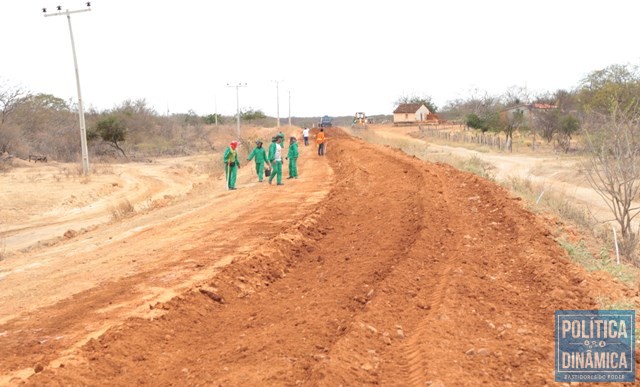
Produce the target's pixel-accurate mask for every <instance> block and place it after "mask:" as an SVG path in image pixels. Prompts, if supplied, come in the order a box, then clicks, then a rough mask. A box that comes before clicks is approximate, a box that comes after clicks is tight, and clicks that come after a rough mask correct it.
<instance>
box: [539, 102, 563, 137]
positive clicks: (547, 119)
mask: <svg viewBox="0 0 640 387" xmlns="http://www.w3.org/2000/svg"><path fill="white" fill-rule="evenodd" d="M535 125H536V126H537V127H538V128H539V129H540V131H541V134H540V135H541V136H542V138H544V139H545V140H546V141H547V143H551V141H553V139H554V138H555V137H556V133H558V130H559V129H560V111H559V110H558V109H545V110H543V111H540V112H538V113H537V114H536V123H535Z"/></svg>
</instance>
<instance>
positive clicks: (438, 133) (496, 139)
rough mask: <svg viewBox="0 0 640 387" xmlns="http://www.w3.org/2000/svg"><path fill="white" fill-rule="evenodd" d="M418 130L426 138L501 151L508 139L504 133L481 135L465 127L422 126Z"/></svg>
mask: <svg viewBox="0 0 640 387" xmlns="http://www.w3.org/2000/svg"><path fill="white" fill-rule="evenodd" d="M418 129H419V130H420V133H421V134H422V135H424V136H425V137H431V138H438V139H441V140H445V141H450V142H463V143H468V144H479V145H486V146H489V147H491V148H496V149H499V150H505V147H506V138H505V136H504V135H503V134H502V133H480V132H477V131H475V130H470V129H468V128H467V127H466V126H465V125H421V126H419V127H418Z"/></svg>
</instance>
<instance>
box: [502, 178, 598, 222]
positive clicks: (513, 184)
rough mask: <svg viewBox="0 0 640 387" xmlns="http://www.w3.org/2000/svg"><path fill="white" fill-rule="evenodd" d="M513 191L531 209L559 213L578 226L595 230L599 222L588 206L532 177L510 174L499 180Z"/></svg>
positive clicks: (561, 216)
mask: <svg viewBox="0 0 640 387" xmlns="http://www.w3.org/2000/svg"><path fill="white" fill-rule="evenodd" d="M498 183H499V184H500V185H502V186H503V187H505V188H507V189H508V190H510V191H511V192H513V193H515V194H517V195H519V196H521V197H522V198H523V199H526V201H527V202H528V203H529V205H528V208H529V210H531V211H534V212H539V211H540V210H546V211H549V212H552V213H554V214H556V215H558V216H559V217H560V218H562V219H564V220H568V221H571V222H573V223H575V224H577V225H578V226H580V227H582V228H584V229H587V230H593V229H594V228H595V226H596V224H597V222H596V220H595V219H594V218H593V216H591V214H590V213H589V211H587V209H586V208H584V207H582V206H579V205H576V204H575V203H574V199H572V198H569V197H567V196H566V195H563V194H561V193H558V192H555V191H553V190H552V189H549V188H548V187H545V186H543V185H542V184H536V183H534V182H533V180H532V179H530V178H520V177H514V176H510V177H509V178H507V179H505V180H502V181H499V182H498Z"/></svg>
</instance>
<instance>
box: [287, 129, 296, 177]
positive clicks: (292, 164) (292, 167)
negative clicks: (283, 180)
mask: <svg viewBox="0 0 640 387" xmlns="http://www.w3.org/2000/svg"><path fill="white" fill-rule="evenodd" d="M287 159H288V160H289V177H287V179H297V178H298V165H297V162H298V140H297V139H296V138H295V137H291V142H290V144H289V153H287Z"/></svg>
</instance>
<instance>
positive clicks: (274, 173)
mask: <svg viewBox="0 0 640 387" xmlns="http://www.w3.org/2000/svg"><path fill="white" fill-rule="evenodd" d="M280 143H281V140H280V136H278V137H276V142H275V144H273V143H272V144H271V145H272V146H274V148H275V150H274V151H273V153H272V152H271V148H269V162H270V163H271V176H269V184H271V181H272V180H273V178H274V177H277V182H278V185H283V184H282V147H281V146H280Z"/></svg>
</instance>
